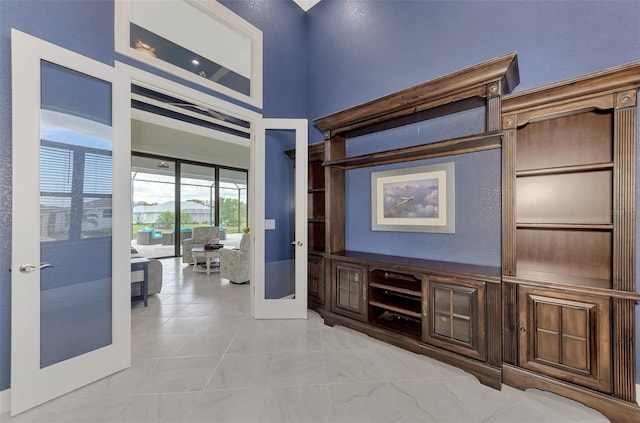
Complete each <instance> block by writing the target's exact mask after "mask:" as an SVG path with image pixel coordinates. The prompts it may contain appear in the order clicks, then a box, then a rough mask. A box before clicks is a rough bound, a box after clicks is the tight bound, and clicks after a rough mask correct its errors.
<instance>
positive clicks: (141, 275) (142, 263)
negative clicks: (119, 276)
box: [131, 257, 149, 307]
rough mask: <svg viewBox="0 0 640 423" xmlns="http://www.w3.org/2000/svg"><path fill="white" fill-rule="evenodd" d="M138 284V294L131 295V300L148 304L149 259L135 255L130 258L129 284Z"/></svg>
mask: <svg viewBox="0 0 640 423" xmlns="http://www.w3.org/2000/svg"><path fill="white" fill-rule="evenodd" d="M136 283H139V284H140V295H132V296H131V302H132V303H134V302H138V301H143V302H144V306H145V307H146V306H147V305H148V299H149V259H148V258H145V257H135V258H132V259H131V285H133V284H136Z"/></svg>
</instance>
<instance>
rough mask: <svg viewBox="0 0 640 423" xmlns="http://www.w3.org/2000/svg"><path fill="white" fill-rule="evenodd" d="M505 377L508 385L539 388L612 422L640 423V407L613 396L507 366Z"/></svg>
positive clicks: (504, 379)
mask: <svg viewBox="0 0 640 423" xmlns="http://www.w3.org/2000/svg"><path fill="white" fill-rule="evenodd" d="M502 377H503V382H504V383H505V384H506V385H509V386H513V387H515V388H518V389H522V390H525V389H528V388H535V389H540V390H543V391H549V392H553V393H555V394H558V395H562V396H564V397H567V398H571V399H572V400H575V401H578V402H581V403H583V404H584V405H586V406H587V407H591V408H593V409H595V410H598V411H599V412H601V413H602V414H604V415H605V416H606V417H607V418H608V419H609V420H611V422H612V423H629V422H640V406H638V405H637V404H634V403H630V402H627V401H622V400H620V399H617V398H614V397H612V396H610V395H606V394H602V393H600V392H596V391H592V390H590V389H586V388H581V387H579V386H577V385H572V384H568V383H566V382H563V381H559V380H556V379H553V378H550V377H546V376H543V375H541V374H539V373H533V372H530V371H527V370H524V369H521V368H518V367H514V366H511V365H508V364H505V365H503V368H502Z"/></svg>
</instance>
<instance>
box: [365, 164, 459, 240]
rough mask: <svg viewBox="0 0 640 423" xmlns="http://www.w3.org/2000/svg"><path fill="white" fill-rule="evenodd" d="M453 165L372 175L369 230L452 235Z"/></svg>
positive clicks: (453, 228)
mask: <svg viewBox="0 0 640 423" xmlns="http://www.w3.org/2000/svg"><path fill="white" fill-rule="evenodd" d="M455 198H456V195H455V163H453V162H447V163H438V164H433V165H426V166H416V167H409V168H403V169H394V170H387V171H382V172H372V173H371V229H372V230H374V231H401V232H435V233H455V228H456V227H455Z"/></svg>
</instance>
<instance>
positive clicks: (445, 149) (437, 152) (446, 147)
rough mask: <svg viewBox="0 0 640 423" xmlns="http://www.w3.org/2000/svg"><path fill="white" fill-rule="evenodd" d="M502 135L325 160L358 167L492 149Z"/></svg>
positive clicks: (327, 162) (481, 135)
mask: <svg viewBox="0 0 640 423" xmlns="http://www.w3.org/2000/svg"><path fill="white" fill-rule="evenodd" d="M502 136H503V133H502V132H487V133H483V134H478V135H471V136H467V137H461V138H454V139H451V140H446V141H438V142H433V143H428V144H421V145H417V146H413V147H405V148H398V149H393V150H387V151H381V152H377V153H372V154H364V155H361V156H354V157H347V158H344V159H338V160H328V161H326V162H324V166H329V167H337V168H340V169H356V168H361V167H370V166H380V165H384V164H390V163H398V162H407V161H415V160H423V159H430V158H434V157H441V156H452V155H455V154H463V153H471V152H474V151H482V150H491V149H494V148H500V147H501V146H502Z"/></svg>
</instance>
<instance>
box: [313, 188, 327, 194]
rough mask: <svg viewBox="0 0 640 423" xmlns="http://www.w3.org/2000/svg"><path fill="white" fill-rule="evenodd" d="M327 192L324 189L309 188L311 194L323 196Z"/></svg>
mask: <svg viewBox="0 0 640 423" xmlns="http://www.w3.org/2000/svg"><path fill="white" fill-rule="evenodd" d="M325 191H326V190H325V189H324V188H309V194H322V193H324V192H325Z"/></svg>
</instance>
